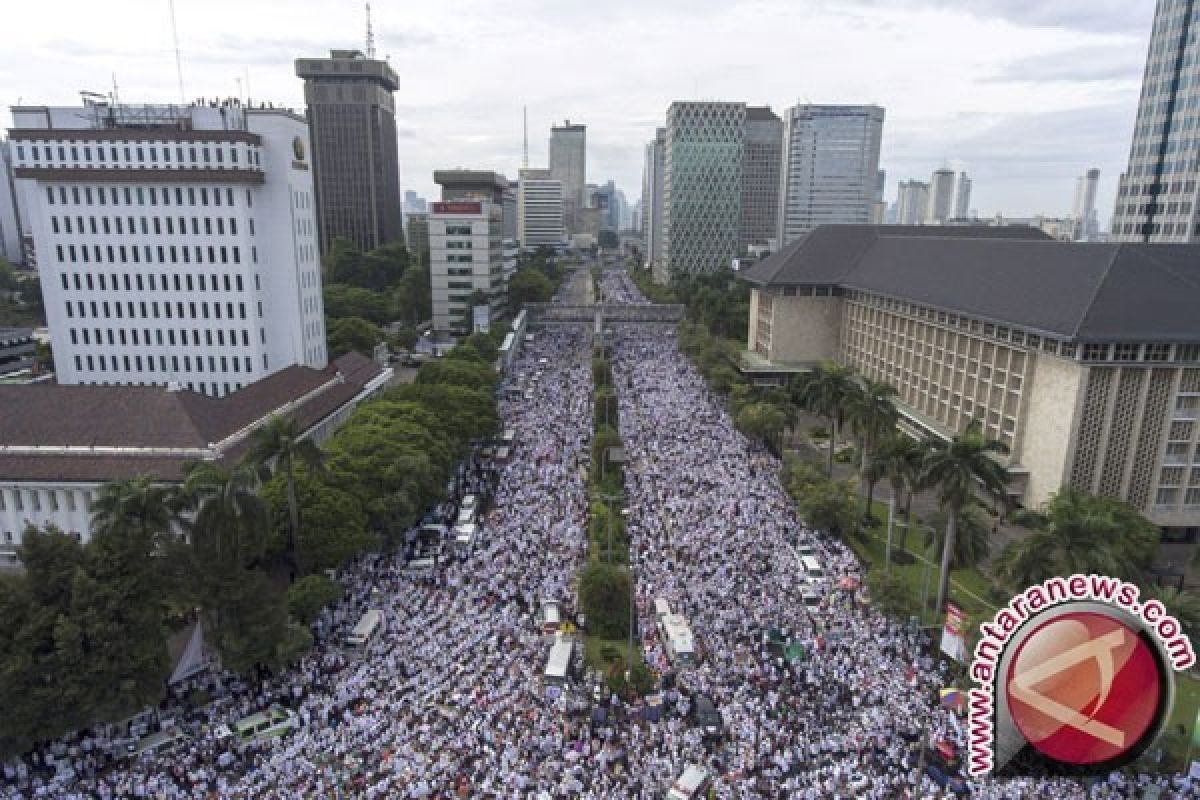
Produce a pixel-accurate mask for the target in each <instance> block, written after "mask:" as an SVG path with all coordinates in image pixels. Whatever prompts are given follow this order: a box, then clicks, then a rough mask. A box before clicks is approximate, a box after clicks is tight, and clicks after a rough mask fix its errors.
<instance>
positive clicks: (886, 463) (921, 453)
mask: <svg viewBox="0 0 1200 800" xmlns="http://www.w3.org/2000/svg"><path fill="white" fill-rule="evenodd" d="M924 458H925V447H924V445H922V444H921V443H919V442H917V441H915V440H913V439H910V438H909V437H908V436H905V435H904V434H902V433H893V434H892V435H891V436H890V437H889V438H888V439H886V440H884V441H883V442H881V443H880V446H879V448H877V450H876V451H875V455H874V457H873V458H872V467H871V471H872V477H876V476H877V477H878V478H880V479H882V480H886V481H887V482H888V483H889V484H891V487H892V497H893V498H894V500H895V502H896V506H895V508H896V509H897V510H899V511H900V512H901V513H902V514H903V515H904V527H903V529H902V531H901V533H900V550H902V551H903V550H904V549H905V546H906V545H907V544H908V531H909V528H910V527H911V526H912V501H913V496H914V495H916V493H917V492H918V491H920V490H921V479H922V468H923V461H924Z"/></svg>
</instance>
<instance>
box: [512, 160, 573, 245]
mask: <svg viewBox="0 0 1200 800" xmlns="http://www.w3.org/2000/svg"><path fill="white" fill-rule="evenodd" d="M566 238H567V237H566V230H565V229H564V228H563V185H562V181H558V180H555V179H554V178H552V177H551V176H550V170H548V169H532V168H528V167H526V168H524V169H522V170H521V172H520V181H519V186H518V188H517V240H518V241H519V242H520V243H521V246H522V247H526V248H530V247H538V246H540V245H550V246H555V245H559V244H562V243H563V242H564V241H565V240H566Z"/></svg>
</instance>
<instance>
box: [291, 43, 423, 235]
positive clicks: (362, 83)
mask: <svg viewBox="0 0 1200 800" xmlns="http://www.w3.org/2000/svg"><path fill="white" fill-rule="evenodd" d="M296 75H297V76H298V77H301V78H303V79H304V101H305V103H307V104H308V127H309V137H310V139H311V141H312V145H313V153H312V162H313V175H314V181H315V184H316V193H317V213H318V231H319V236H320V242H321V252H322V253H326V252H328V250H329V247H330V245H331V244H332V243H333V240H334V239H346V240H348V241H350V242H351V243H353V244H354V245H355V246H356V247H358V248H359V249H361V250H371V249H373V248H375V247H378V246H379V245H381V244H384V243H386V242H392V241H399V240H402V239H403V238H404V230H403V219H402V217H401V205H400V165H399V161H398V156H397V152H396V110H395V102H394V100H393V98H392V92H394V91H396V89H397V88H399V85H400V81H399V78H398V77H397V76H396V72H395V70H393V69H392V68H391V66H390V65H389V64H388V63H387V62H386V61H377V60H375V59H370V58H367V57H366V56H364V55H363V54H362V53H360V52H359V51H357V50H331V51H330V53H329V58H298V59H296Z"/></svg>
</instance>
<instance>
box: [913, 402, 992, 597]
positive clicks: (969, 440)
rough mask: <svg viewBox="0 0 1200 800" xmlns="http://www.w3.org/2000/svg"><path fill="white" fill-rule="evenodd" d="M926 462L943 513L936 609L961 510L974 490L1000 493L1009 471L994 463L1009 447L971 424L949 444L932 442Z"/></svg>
mask: <svg viewBox="0 0 1200 800" xmlns="http://www.w3.org/2000/svg"><path fill="white" fill-rule="evenodd" d="M930 447H931V449H930V451H929V455H928V456H927V457H926V459H925V480H926V483H927V485H928V486H931V487H935V488H936V489H937V491H938V502H939V503H940V505H941V507H942V510H943V511H945V512H946V538H945V541H944V543H943V545H942V574H941V576H940V577H939V579H938V593H937V609H938V611H939V612H940V611H941V609H942V608H943V607H944V606H945V604H946V590H947V588H948V587H949V584H950V554H951V553H953V552H954V546H955V542H954V539H955V535H956V533H957V531H958V519H959V515H960V514H961V513H962V509H963V507H964V506H966V505H967V504H968V503H971V502H974V500H975V489H976V487H977V486H982V487H983V489H984V491H987V492H990V491H999V490H1001V489H1002V488H1003V487H1004V485H1005V484H1007V483H1008V470H1007V469H1006V468H1005V467H1004V465H1003V464H1001V463H1000V462H999V461H997V460H996V459H995V456H997V455H1007V454H1008V446H1007V445H1005V444H1004V443H1003V442H997V441H994V440H992V439H988V438H987V437H986V436H984V435H983V425H982V424H981V423H980V422H979V420H974V421H973V422H971V424H970V425H968V426H967V429H966V430H964V431H963V432H962V433H960V434H959V435H957V436H955V437H954V439H952V440H951V441H949V442H945V441H941V440H938V441H935V442H933V443H932V445H931V446H930Z"/></svg>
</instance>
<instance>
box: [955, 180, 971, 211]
mask: <svg viewBox="0 0 1200 800" xmlns="http://www.w3.org/2000/svg"><path fill="white" fill-rule="evenodd" d="M953 210H954V217H953V218H954V219H968V218H969V217H970V216H971V179H970V178H969V177H968V176H967V173H965V172H959V173H958V174H957V175H956V176H955V177H954V209H953Z"/></svg>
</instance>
